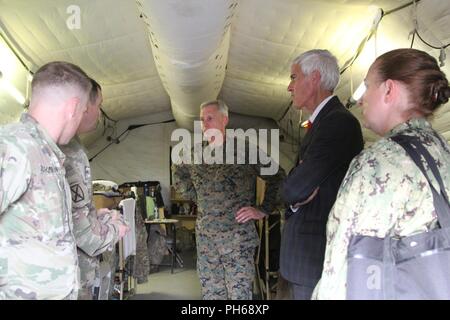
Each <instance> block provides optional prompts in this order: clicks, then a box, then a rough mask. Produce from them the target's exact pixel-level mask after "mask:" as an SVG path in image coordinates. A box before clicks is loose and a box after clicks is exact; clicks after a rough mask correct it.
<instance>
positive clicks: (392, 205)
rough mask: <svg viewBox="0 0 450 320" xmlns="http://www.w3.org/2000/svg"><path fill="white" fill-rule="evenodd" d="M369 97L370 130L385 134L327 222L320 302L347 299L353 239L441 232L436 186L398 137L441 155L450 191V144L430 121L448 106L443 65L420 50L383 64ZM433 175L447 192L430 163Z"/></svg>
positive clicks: (372, 76)
mask: <svg viewBox="0 0 450 320" xmlns="http://www.w3.org/2000/svg"><path fill="white" fill-rule="evenodd" d="M365 83H366V87H367V90H366V92H365V94H364V96H363V98H362V99H361V102H362V108H363V115H364V122H365V125H366V126H367V127H368V128H370V129H372V130H373V131H374V132H375V133H377V134H379V135H381V136H383V138H382V139H380V140H378V141H377V142H375V143H374V144H373V145H371V146H370V147H369V148H367V149H365V150H363V151H362V152H361V153H360V154H359V155H358V156H357V157H356V158H355V159H354V160H353V161H352V163H351V164H350V167H349V169H348V171H347V175H346V177H345V178H344V181H343V182H342V185H341V187H340V190H339V193H338V197H337V199H336V202H335V204H334V207H333V209H332V211H331V213H330V218H329V222H328V225H327V247H326V254H325V262H324V269H323V272H322V278H321V280H320V282H319V284H318V285H317V286H316V288H315V291H314V294H313V298H317V299H345V298H346V282H347V279H346V273H347V261H346V257H347V246H348V243H349V241H350V238H351V237H352V235H365V236H371V237H378V238H384V237H386V236H387V235H388V234H390V230H391V229H393V232H394V236H395V237H404V236H409V235H412V234H415V233H421V232H426V231H429V230H431V229H433V228H435V227H436V222H437V221H436V212H435V208H434V203H433V196H432V192H431V188H430V186H429V184H428V182H427V180H426V178H425V176H424V175H423V174H422V172H421V171H420V169H419V168H418V167H417V166H416V164H415V163H414V162H413V160H412V159H411V157H410V156H409V155H408V154H407V153H406V152H405V150H404V149H403V148H402V147H401V146H400V145H399V144H397V143H395V142H394V141H393V140H392V139H390V137H393V136H395V135H399V134H401V135H408V136H414V137H417V138H418V139H419V141H421V142H422V144H423V146H424V147H425V148H426V149H427V150H428V152H429V153H430V154H431V155H433V156H434V157H435V160H436V165H437V167H438V170H439V172H440V175H441V177H442V181H443V183H444V186H445V189H446V191H447V194H450V147H449V145H448V142H447V141H445V139H444V138H443V137H442V136H440V135H439V134H438V133H437V132H436V131H435V130H433V128H432V127H431V125H430V123H429V122H428V121H427V120H426V118H425V116H426V115H429V114H431V113H433V112H434V111H435V110H436V108H437V107H439V106H440V105H441V104H444V103H446V102H447V101H448V98H449V97H450V88H449V86H448V81H447V79H446V77H445V74H444V73H442V72H441V71H440V69H439V67H438V65H437V62H436V60H435V59H434V58H433V57H431V56H430V55H428V54H427V53H425V52H422V51H419V50H415V49H398V50H393V51H390V52H387V53H385V54H383V55H381V56H380V57H378V58H377V60H375V62H374V64H372V66H371V67H370V69H369V72H368V74H367V77H366V79H365ZM424 167H425V168H426V170H428V176H429V177H430V178H431V179H432V182H433V185H434V187H435V188H436V190H440V188H439V185H438V184H437V182H436V181H435V179H434V176H433V174H432V173H431V171H430V170H429V168H428V166H427V164H426V163H425V164H424Z"/></svg>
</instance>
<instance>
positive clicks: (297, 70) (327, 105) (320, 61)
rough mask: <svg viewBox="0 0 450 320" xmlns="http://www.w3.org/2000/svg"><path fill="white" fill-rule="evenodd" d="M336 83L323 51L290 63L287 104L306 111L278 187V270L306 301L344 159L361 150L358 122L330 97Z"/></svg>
mask: <svg viewBox="0 0 450 320" xmlns="http://www.w3.org/2000/svg"><path fill="white" fill-rule="evenodd" d="M338 82H339V67H338V64H337V60H336V58H335V57H334V56H333V55H332V54H331V53H330V52H329V51H327V50H311V51H307V52H305V53H303V54H301V55H300V56H298V57H297V58H296V59H295V60H294V62H293V64H292V67H291V82H290V84H289V87H288V91H289V92H291V94H292V100H293V105H294V106H295V107H296V108H299V109H306V110H307V111H308V112H310V113H311V117H310V118H309V120H308V121H309V122H308V123H309V124H310V125H308V126H306V127H307V128H309V129H308V132H307V133H306V135H305V136H304V139H303V141H302V143H301V146H300V154H299V161H298V164H297V166H296V167H294V168H293V169H292V170H291V172H290V173H289V175H288V177H287V178H286V179H285V180H284V182H283V186H282V192H283V198H284V201H285V202H286V204H287V206H288V208H287V210H286V222H285V225H284V230H283V235H282V240H281V252H280V272H281V275H282V276H283V278H285V279H286V280H287V281H289V285H290V288H291V292H292V294H293V298H294V299H310V298H311V295H312V292H313V290H314V287H315V286H316V284H317V282H318V281H319V279H320V276H321V273H322V268H323V259H324V255H325V245H326V224H327V220H328V214H329V212H330V210H331V208H332V206H333V204H334V201H335V199H336V195H337V191H338V189H339V186H340V184H341V182H342V179H343V178H344V176H345V173H346V171H347V168H348V166H349V164H350V161H351V160H352V159H353V157H354V156H356V155H357V154H358V153H359V152H360V151H361V150H362V148H363V138H362V133H361V126H360V124H359V121H358V120H357V119H356V118H355V117H354V116H353V115H352V114H351V113H350V112H349V111H348V110H347V109H346V108H345V107H344V106H343V105H342V103H341V102H340V101H339V99H338V97H336V96H334V95H333V91H334V89H335V87H336V86H337V84H338Z"/></svg>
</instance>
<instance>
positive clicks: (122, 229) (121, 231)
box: [118, 222, 130, 240]
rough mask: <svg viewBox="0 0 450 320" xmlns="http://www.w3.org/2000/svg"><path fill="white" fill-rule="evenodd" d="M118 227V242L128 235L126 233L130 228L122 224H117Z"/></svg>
mask: <svg viewBox="0 0 450 320" xmlns="http://www.w3.org/2000/svg"><path fill="white" fill-rule="evenodd" d="M118 227H119V240H120V239H122V238H123V237H124V236H125V235H126V234H127V233H128V231H130V227H129V226H127V225H126V224H124V223H122V222H121V223H119V225H118Z"/></svg>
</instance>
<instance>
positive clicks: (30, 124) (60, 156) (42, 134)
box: [20, 113, 66, 165]
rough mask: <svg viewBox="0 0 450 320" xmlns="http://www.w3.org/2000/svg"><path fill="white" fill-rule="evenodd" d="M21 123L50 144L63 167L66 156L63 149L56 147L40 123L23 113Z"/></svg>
mask: <svg viewBox="0 0 450 320" xmlns="http://www.w3.org/2000/svg"><path fill="white" fill-rule="evenodd" d="M20 122H22V123H23V124H25V125H27V126H28V127H30V128H31V130H33V131H35V132H36V133H37V135H38V136H39V137H40V138H41V139H42V140H44V141H45V142H46V143H47V144H48V146H49V147H50V149H52V151H53V152H54V153H55V155H56V157H57V158H58V160H59V161H60V163H61V165H62V164H63V163H64V160H65V159H66V156H65V155H64V153H63V152H62V151H61V149H59V147H58V146H57V145H56V143H55V141H53V139H52V138H50V136H49V135H48V133H47V131H46V130H45V129H44V128H42V127H41V125H40V124H39V122H37V121H36V119H34V118H33V117H32V116H30V115H29V114H28V113H22V115H21V117H20Z"/></svg>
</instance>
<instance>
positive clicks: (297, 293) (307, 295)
mask: <svg viewBox="0 0 450 320" xmlns="http://www.w3.org/2000/svg"><path fill="white" fill-rule="evenodd" d="M289 286H290V287H291V292H292V299H294V300H311V296H312V293H313V291H314V287H308V286H302V285H298V284H295V283H292V282H289Z"/></svg>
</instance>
